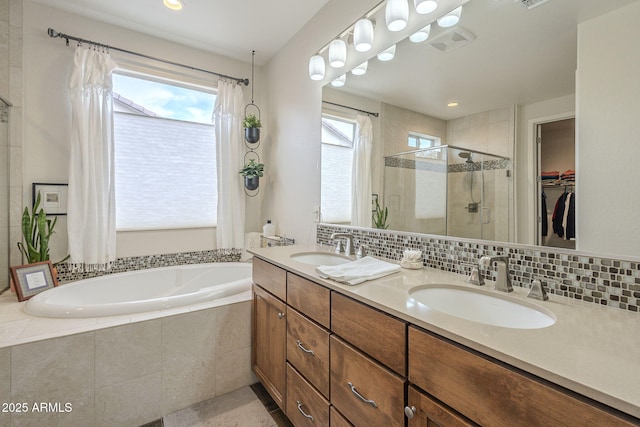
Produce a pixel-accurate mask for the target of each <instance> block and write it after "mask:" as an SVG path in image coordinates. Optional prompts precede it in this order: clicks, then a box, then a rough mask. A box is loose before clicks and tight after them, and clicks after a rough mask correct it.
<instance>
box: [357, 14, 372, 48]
mask: <svg viewBox="0 0 640 427" xmlns="http://www.w3.org/2000/svg"><path fill="white" fill-rule="evenodd" d="M353 46H354V47H355V49H356V50H357V51H358V52H368V51H370V50H371V48H372V47H373V22H371V20H369V19H366V18H363V19H360V20H358V21H357V22H356V25H355V27H354V28H353Z"/></svg>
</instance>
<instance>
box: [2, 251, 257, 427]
mask: <svg viewBox="0 0 640 427" xmlns="http://www.w3.org/2000/svg"><path fill="white" fill-rule="evenodd" d="M236 260H237V259H236ZM206 261H209V260H206ZM24 304H25V303H24V302H22V303H19V302H17V301H16V298H15V295H14V294H11V293H9V292H6V293H5V294H3V295H1V296H0V403H5V402H6V403H9V402H13V403H22V402H24V403H27V404H28V407H29V412H28V413H13V414H12V413H8V412H1V411H0V426H10V425H64V426H83V427H84V426H93V425H95V426H114V425H117V426H139V425H142V424H145V423H147V422H150V421H153V420H157V419H159V418H161V417H162V416H163V415H166V414H169V413H171V412H173V411H176V410H178V409H182V408H185V407H188V406H190V405H193V404H195V403H198V402H201V401H204V400H207V399H211V398H213V397H216V396H219V395H222V394H225V393H227V392H230V391H233V390H236V389H238V388H240V387H243V386H246V385H249V384H252V383H254V382H255V381H256V379H255V377H254V375H253V373H252V371H251V321H250V319H251V293H250V291H247V292H245V293H243V294H242V295H238V296H235V297H229V298H227V299H224V300H218V301H209V302H206V303H200V304H197V305H192V306H188V307H179V308H174V309H168V310H161V311H154V312H148V313H139V314H132V315H123V316H109V317H99V318H83V319H53V318H41V317H34V316H30V315H28V314H26V313H24V312H23V310H22V306H23V305H24ZM41 402H44V403H51V404H53V405H55V404H56V402H59V407H61V408H62V410H61V412H55V413H51V412H48V413H46V412H45V413H37V412H33V411H32V409H33V407H32V405H33V404H40V403H41ZM65 403H70V404H71V407H72V411H71V412H64V404H65ZM0 409H2V408H0Z"/></svg>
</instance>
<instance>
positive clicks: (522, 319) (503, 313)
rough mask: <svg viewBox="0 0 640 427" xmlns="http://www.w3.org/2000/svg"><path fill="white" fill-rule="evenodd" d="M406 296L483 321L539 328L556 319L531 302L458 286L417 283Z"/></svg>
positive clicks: (421, 302)
mask: <svg viewBox="0 0 640 427" xmlns="http://www.w3.org/2000/svg"><path fill="white" fill-rule="evenodd" d="M409 297H410V298H411V299H413V300H414V301H415V302H417V303H419V304H423V305H425V306H427V307H429V308H431V309H433V310H437V311H440V312H443V313H447V314H449V315H451V316H456V317H460V318H462V319H466V320H471V321H473V322H478V323H483V324H486V325H493V326H502V327H504V328H513V329H539V328H546V327H547V326H551V325H553V324H554V323H555V322H556V318H555V316H554V314H553V313H552V312H551V311H550V310H547V309H545V308H542V307H539V306H537V305H535V304H530V303H528V302H526V301H517V300H515V299H512V298H509V297H507V296H505V297H503V296H501V295H496V294H492V293H488V292H486V291H481V290H475V289H470V288H464V287H459V286H453V285H433V286H431V285H430V286H419V287H417V288H413V289H412V290H410V291H409Z"/></svg>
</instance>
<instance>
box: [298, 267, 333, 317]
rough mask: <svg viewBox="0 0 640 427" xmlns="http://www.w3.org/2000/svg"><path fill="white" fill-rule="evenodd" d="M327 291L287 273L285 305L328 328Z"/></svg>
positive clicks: (322, 287)
mask: <svg viewBox="0 0 640 427" xmlns="http://www.w3.org/2000/svg"><path fill="white" fill-rule="evenodd" d="M330 293H331V291H329V289H327V288H325V287H324V286H322V285H318V284H317V283H313V282H312V281H310V280H307V279H304V278H302V277H300V276H296V275H295V274H291V273H287V304H289V305H290V306H291V307H294V308H295V309H296V310H298V311H299V312H300V313H303V314H304V315H306V316H308V317H309V318H311V319H313V320H315V321H316V322H318V323H319V324H321V325H322V326H324V327H325V328H329V325H330V322H329V318H330V315H331V312H330V310H329V303H330Z"/></svg>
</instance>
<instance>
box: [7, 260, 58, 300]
mask: <svg viewBox="0 0 640 427" xmlns="http://www.w3.org/2000/svg"><path fill="white" fill-rule="evenodd" d="M11 278H12V279H13V284H14V286H15V287H16V294H17V295H18V301H25V300H28V299H29V298H31V297H32V296H34V295H36V294H39V293H40V292H42V291H46V290H47V289H52V288H55V287H56V286H58V280H57V278H56V276H55V275H54V274H53V265H52V264H51V261H42V262H35V263H33V264H26V265H19V266H16V267H11Z"/></svg>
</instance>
